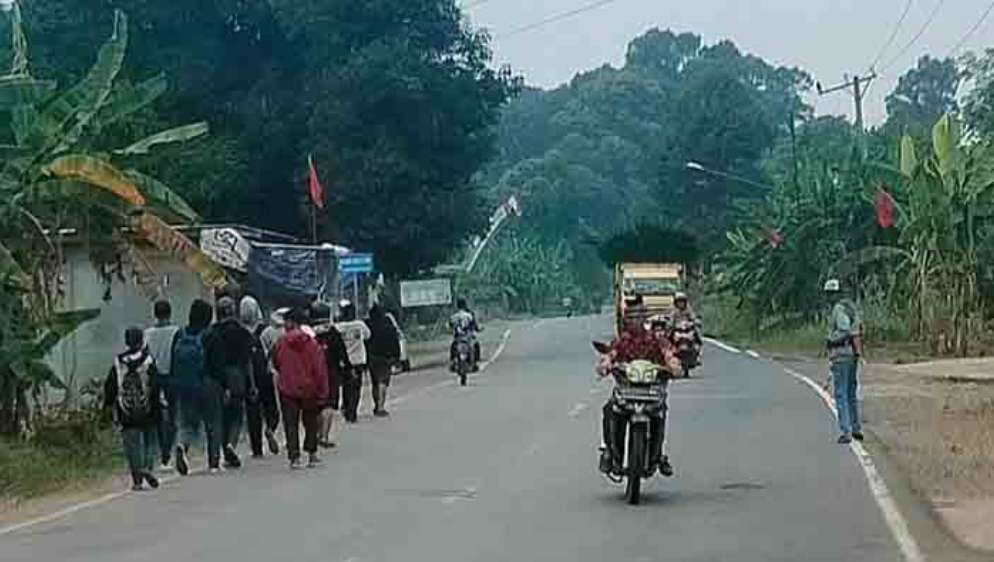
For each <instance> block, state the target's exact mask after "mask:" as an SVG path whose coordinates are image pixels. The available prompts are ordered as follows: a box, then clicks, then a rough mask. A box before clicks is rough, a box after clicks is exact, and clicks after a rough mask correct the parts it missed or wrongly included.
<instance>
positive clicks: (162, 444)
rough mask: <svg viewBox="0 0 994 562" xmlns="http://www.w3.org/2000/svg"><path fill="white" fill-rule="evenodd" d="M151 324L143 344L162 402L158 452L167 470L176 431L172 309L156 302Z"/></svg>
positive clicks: (177, 420)
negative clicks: (172, 370) (152, 362)
mask: <svg viewBox="0 0 994 562" xmlns="http://www.w3.org/2000/svg"><path fill="white" fill-rule="evenodd" d="M153 313H154V314H155V325H154V326H152V327H150V328H146V329H145V345H147V346H148V351H149V353H150V354H152V359H154V360H155V370H156V372H157V373H158V375H159V387H160V388H161V389H162V395H163V398H164V399H165V404H164V408H163V409H162V416H161V419H160V420H159V449H160V456H161V457H162V466H163V467H168V466H169V462H170V460H172V453H173V448H174V447H175V446H176V434H177V431H178V429H179V399H178V398H177V396H176V389H175V388H173V385H172V377H170V376H169V372H170V369H171V368H172V352H173V341H174V340H175V339H176V332H178V331H179V327H178V326H176V325H175V324H173V323H172V315H173V309H172V306H170V304H169V301H167V300H159V301H156V303H155V305H154V307H153Z"/></svg>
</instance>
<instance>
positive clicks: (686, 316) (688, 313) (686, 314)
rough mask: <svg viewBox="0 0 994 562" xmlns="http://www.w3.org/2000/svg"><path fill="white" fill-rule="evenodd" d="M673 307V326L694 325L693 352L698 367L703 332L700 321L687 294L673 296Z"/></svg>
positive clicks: (702, 343) (681, 293)
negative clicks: (683, 323)
mask: <svg viewBox="0 0 994 562" xmlns="http://www.w3.org/2000/svg"><path fill="white" fill-rule="evenodd" d="M673 306H674V307H676V308H675V309H674V311H673V326H678V325H679V324H680V323H681V322H689V323H691V324H693V325H694V348H695V349H694V350H695V352H696V354H697V364H698V365H700V363H701V348H702V347H703V345H704V342H703V340H702V339H701V332H702V331H703V327H702V324H701V319H700V317H699V316H697V313H696V312H694V307H692V306H691V305H690V299H689V298H687V293H683V292H680V293H677V294H676V295H674V297H673Z"/></svg>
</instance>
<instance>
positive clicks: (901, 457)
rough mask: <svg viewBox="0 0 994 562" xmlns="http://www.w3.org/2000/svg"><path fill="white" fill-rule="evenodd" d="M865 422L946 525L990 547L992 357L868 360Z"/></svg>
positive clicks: (993, 537) (993, 512) (993, 516)
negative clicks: (891, 362) (910, 361)
mask: <svg viewBox="0 0 994 562" xmlns="http://www.w3.org/2000/svg"><path fill="white" fill-rule="evenodd" d="M863 397H864V417H865V418H866V421H867V426H868V427H869V428H871V429H872V431H873V433H874V434H875V435H876V437H877V438H878V439H879V440H880V441H881V442H882V443H883V444H884V445H885V447H886V448H887V449H888V452H889V453H890V454H891V456H892V457H893V458H894V459H895V460H896V461H897V462H898V463H899V464H900V466H901V467H902V468H903V469H904V471H905V472H906V473H907V475H908V476H909V478H910V480H911V482H912V485H913V486H914V487H915V488H916V490H917V491H918V492H919V493H921V494H922V495H924V496H925V497H927V498H929V499H930V500H931V501H932V503H933V505H934V506H935V508H936V512H937V513H938V514H939V515H940V516H941V517H942V518H943V519H944V521H945V522H946V524H947V526H949V527H950V530H952V531H953V532H954V534H956V535H957V536H958V537H959V538H960V539H961V540H962V541H963V542H964V543H966V544H968V545H970V546H973V547H975V548H982V549H990V550H994V533H991V532H990V529H991V521H992V520H994V359H967V360H951V361H937V362H931V363H918V364H914V365H900V366H895V365H869V366H868V367H867V368H866V369H865V371H864V374H863Z"/></svg>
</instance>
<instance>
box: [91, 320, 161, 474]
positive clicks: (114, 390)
mask: <svg viewBox="0 0 994 562" xmlns="http://www.w3.org/2000/svg"><path fill="white" fill-rule="evenodd" d="M124 343H125V347H126V349H125V351H124V352H123V353H121V354H120V355H118V356H117V357H115V358H114V366H113V367H111V369H110V374H108V375H107V380H106V382H105V383H104V404H105V406H106V407H108V408H113V415H114V422H115V424H116V425H117V426H119V427H120V428H121V439H122V440H123V441H124V454H125V457H127V459H128V469H129V470H130V471H131V482H132V486H131V489H132V490H135V491H138V490H141V489H142V487H143V485H144V483H145V482H148V485H149V486H151V487H152V488H158V487H159V481H158V479H156V477H155V475H154V474H153V473H152V471H153V469H154V467H155V460H156V457H158V456H159V454H160V450H159V419H160V417H159V416H160V413H161V412H160V410H159V407H160V404H159V383H158V377H157V376H156V371H155V359H153V358H152V355H151V354H150V353H149V351H148V348H147V347H145V336H144V334H143V333H142V330H141V328H136V327H132V328H128V329H127V330H126V331H125V332H124Z"/></svg>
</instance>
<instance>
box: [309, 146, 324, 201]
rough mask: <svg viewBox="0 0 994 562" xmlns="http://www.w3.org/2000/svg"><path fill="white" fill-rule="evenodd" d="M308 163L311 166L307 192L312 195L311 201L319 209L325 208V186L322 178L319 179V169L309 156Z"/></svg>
mask: <svg viewBox="0 0 994 562" xmlns="http://www.w3.org/2000/svg"><path fill="white" fill-rule="evenodd" d="M307 165H308V167H309V168H310V177H309V179H308V186H307V192H308V194H309V195H310V196H311V203H314V206H315V207H317V208H318V209H324V186H323V185H321V180H319V179H318V171H317V169H316V168H315V167H314V160H313V159H312V158H311V157H310V156H308V157H307Z"/></svg>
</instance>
